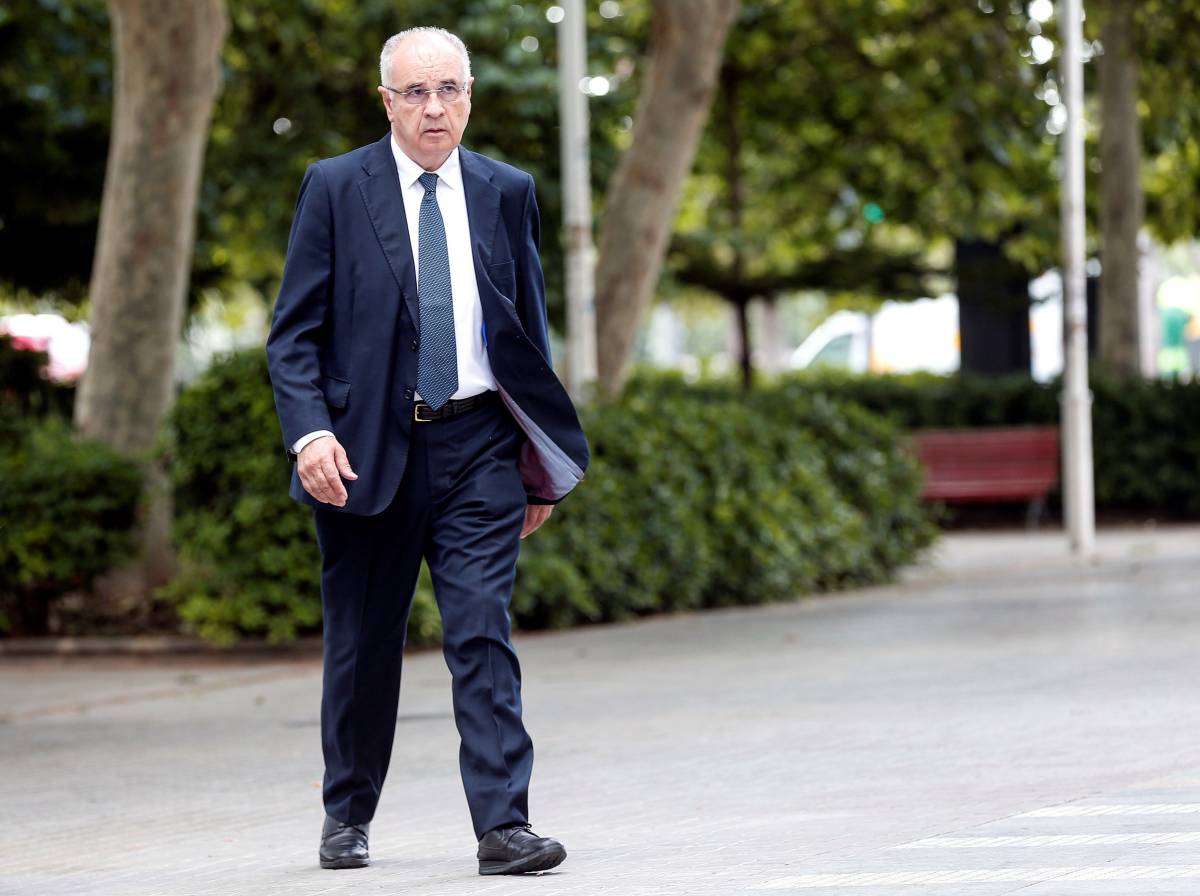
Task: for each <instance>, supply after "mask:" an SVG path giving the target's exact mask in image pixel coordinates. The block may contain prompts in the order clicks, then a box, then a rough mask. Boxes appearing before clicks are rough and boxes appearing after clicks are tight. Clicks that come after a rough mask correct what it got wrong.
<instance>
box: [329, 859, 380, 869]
mask: <svg viewBox="0 0 1200 896" xmlns="http://www.w3.org/2000/svg"><path fill="white" fill-rule="evenodd" d="M320 862H321V867H322V868H329V869H331V870H333V871H341V870H343V869H345V868H366V867H367V866H368V865H370V864H371V860H370V859H369V858H367V859H351V858H341V859H320Z"/></svg>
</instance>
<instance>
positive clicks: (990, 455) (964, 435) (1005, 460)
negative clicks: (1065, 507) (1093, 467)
mask: <svg viewBox="0 0 1200 896" xmlns="http://www.w3.org/2000/svg"><path fill="white" fill-rule="evenodd" d="M910 438H911V445H912V450H913V451H914V453H915V454H916V456H917V459H918V460H919V461H920V463H921V466H922V467H924V468H925V484H924V487H923V488H922V490H921V498H922V500H925V501H942V502H945V503H947V504H963V503H969V502H979V501H1028V502H1029V513H1028V515H1027V522H1028V524H1029V525H1030V526H1036V525H1037V521H1038V519H1039V518H1040V517H1041V515H1042V513H1043V511H1044V510H1045V505H1046V495H1048V494H1049V493H1050V491H1051V490H1052V489H1053V488H1054V487H1055V486H1056V485H1057V484H1058V470H1059V457H1060V453H1059V431H1058V427H1057V426H994V427H991V426H989V427H979V428H975V429H922V430H916V431H915V432H912V433H910Z"/></svg>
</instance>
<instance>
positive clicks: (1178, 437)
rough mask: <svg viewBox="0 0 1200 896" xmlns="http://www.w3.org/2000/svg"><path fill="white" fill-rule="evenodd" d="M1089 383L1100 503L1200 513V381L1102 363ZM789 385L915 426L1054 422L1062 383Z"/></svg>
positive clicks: (922, 378) (876, 379) (924, 378)
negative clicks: (1119, 371)
mask: <svg viewBox="0 0 1200 896" xmlns="http://www.w3.org/2000/svg"><path fill="white" fill-rule="evenodd" d="M1090 382H1091V388H1092V395H1093V403H1092V434H1093V439H1092V441H1093V452H1094V468H1095V478H1096V503H1097V505H1098V506H1099V507H1101V508H1103V509H1107V510H1117V511H1141V512H1154V513H1166V514H1170V515H1178V516H1192V517H1194V516H1197V515H1200V463H1197V461H1196V458H1197V457H1200V382H1190V383H1184V382H1178V381H1171V380H1120V379H1115V378H1113V377H1112V376H1109V375H1106V374H1104V373H1103V372H1101V371H1098V370H1093V371H1092V372H1091V374H1090ZM782 388H783V389H784V390H785V391H787V390H795V391H799V392H823V393H826V394H829V395H833V396H836V397H837V398H839V399H842V400H845V401H853V402H856V403H858V404H860V405H862V406H863V407H865V408H868V409H870V410H872V411H875V412H878V413H880V414H883V415H886V416H887V417H889V418H890V419H891V420H892V421H893V422H894V423H895V424H896V425H897V426H901V427H904V428H908V429H915V428H922V427H951V428H953V427H973V426H1011V425H1020V424H1049V425H1056V424H1057V423H1058V422H1059V395H1060V393H1061V391H1062V383H1061V382H1059V381H1055V382H1051V383H1045V384H1042V383H1036V382H1033V381H1032V380H1031V379H1029V377H1025V376H1019V375H1017V376H1008V377H998V378H989V377H983V376H979V375H970V374H958V375H955V376H935V375H933V374H912V375H905V376H899V375H892V376H850V375H845V374H840V375H835V374H824V373H823V374H819V375H812V374H806V375H800V376H796V377H793V378H790V379H789V380H787V381H786V383H785V385H784V386H783V387H782ZM1054 497H1055V498H1056V499H1058V498H1059V497H1060V495H1059V493H1058V492H1056V493H1055V494H1054Z"/></svg>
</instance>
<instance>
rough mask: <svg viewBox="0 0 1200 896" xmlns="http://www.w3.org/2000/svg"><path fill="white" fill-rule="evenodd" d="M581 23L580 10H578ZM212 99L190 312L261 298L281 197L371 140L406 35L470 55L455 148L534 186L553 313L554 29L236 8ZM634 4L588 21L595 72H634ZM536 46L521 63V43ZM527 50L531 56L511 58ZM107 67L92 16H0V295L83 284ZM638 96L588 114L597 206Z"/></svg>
mask: <svg viewBox="0 0 1200 896" xmlns="http://www.w3.org/2000/svg"><path fill="white" fill-rule="evenodd" d="M589 5H590V6H592V7H595V4H589ZM226 7H227V10H228V14H229V20H230V31H229V36H228V38H227V39H226V42H225V48H224V52H223V57H222V73H223V86H222V91H221V94H220V96H219V97H218V99H217V105H216V109H215V110H214V115H213V121H212V127H211V130H210V133H209V140H208V145H207V148H206V152H205V160H204V174H203V179H202V182H201V185H200V195H199V205H198V213H197V229H196V253H195V259H194V265H193V273H192V281H191V287H192V295H193V297H196V296H198V295H199V294H200V292H201V291H202V290H204V289H205V288H209V287H213V286H221V285H227V284H230V283H248V284H251V285H252V286H254V287H255V288H257V289H258V290H259V291H260V292H262V293H263V294H264V295H268V296H269V295H271V294H273V293H274V291H275V289H276V286H277V283H278V278H279V275H280V273H281V271H282V267H283V254H284V249H285V247H286V244H287V234H288V228H289V226H290V225H291V220H292V212H293V210H294V207H295V201H296V191H297V190H298V188H299V186H300V179H301V177H302V175H303V173H304V169H305V167H306V166H307V165H308V163H309V162H311V161H313V160H315V159H318V158H323V157H326V156H330V155H336V154H338V153H341V152H345V151H347V150H349V149H352V148H354V147H356V146H359V145H362V144H364V143H367V142H371V141H374V140H377V139H379V138H380V137H381V136H382V135H383V134H385V133H387V128H388V122H387V118H386V116H385V115H384V112H383V108H382V103H381V101H380V99H379V97H378V95H377V94H376V93H375V87H376V85H377V84H378V83H379V51H380V47H381V46H382V44H383V42H384V40H385V39H386V38H387V37H388V36H390V35H391V34H393V33H395V32H397V31H399V30H401V29H402V28H406V27H410V26H412V25H418V24H424V25H436V26H440V27H444V28H448V29H450V30H452V31H455V32H457V33H459V34H460V35H461V36H462V37H463V39H464V40H465V41H466V43H467V45H468V47H469V49H470V51H471V55H472V71H473V74H474V76H475V79H476V80H475V86H474V91H475V99H474V102H473V106H472V112H471V121H470V124H469V125H468V128H467V131H466V134H465V135H464V141H463V142H464V143H465V144H466V145H467V146H469V147H471V148H472V149H477V150H480V151H482V152H485V153H487V154H489V155H493V156H496V157H498V158H501V159H505V160H507V161H511V162H513V163H514V164H517V165H519V166H520V167H522V168H524V169H526V170H528V171H530V172H531V173H532V174H533V175H534V176H535V177H536V179H537V184H538V200H539V204H540V207H541V212H542V218H543V221H544V222H545V226H544V229H543V244H542V245H543V257H544V266H545V268H546V274H547V279H548V281H549V290H548V295H549V298H550V304H551V313H552V315H554V316H555V318H557V317H558V316H559V315H560V313H561V302H560V298H559V297H560V292H561V290H560V289H559V283H560V281H561V268H562V264H561V261H560V258H561V249H560V242H559V228H558V226H557V222H558V221H559V220H560V219H561V208H562V207H561V200H560V196H559V190H558V186H557V184H558V180H559V176H558V165H559V157H558V76H557V65H556V61H557V60H556V54H555V46H556V38H555V26H554V25H552V24H551V23H550V22H549V21H547V19H546V16H545V6H544V5H543V4H540V3H532V2H525V3H515V2H512V0H437V2H434V0H411V2H406V3H404V4H403V6H402V8H401V7H398V6H397V4H396V3H395V0H356V2H347V0H303V2H298V3H297V2H281V0H237V2H229V3H227V4H226ZM644 7H645V3H644V2H642V0H626V2H624V3H623V4H622V8H623V14H622V15H621V16H620V17H618V18H616V19H603V18H601V17H600V16H599V14H598V12H597V11H596V10H595V9H594V8H593V9H592V10H591V13H590V22H589V24H590V26H591V27H590V29H589V47H588V50H589V56H590V60H591V66H590V70H591V71H592V72H593V73H596V74H599V73H612V72H614V71H615V70H616V69H617V68H618V63H619V62H620V61H621V60H627V61H629V62H630V63H631V62H632V60H633V59H635V58H636V57H637V56H638V53H639V49H640V45H641V41H643V40H644V39H645V24H646V16H645V14H644V12H643V10H644ZM527 37H528V38H533V39H535V40H536V41H537V45H536V47H534V48H532V49H525V48H524V47H523V46H522V40H523V38H527ZM526 46H530V44H526ZM112 86H113V85H112V58H111V37H110V32H109V22H108V16H107V13H106V10H105V4H104V2H103V0H11V2H5V3H4V4H0V115H2V116H3V119H2V120H3V121H4V122H5V128H4V129H3V130H0V165H2V166H3V168H4V171H5V173H6V178H5V184H6V189H5V190H4V191H3V192H0V283H10V284H13V285H17V286H26V287H28V288H30V289H32V290H34V291H37V292H42V291H44V290H51V289H55V290H64V291H69V292H70V294H71V296H73V297H75V298H78V297H79V295H80V294H81V293H82V291H83V289H84V288H85V286H86V283H87V277H88V275H89V272H90V270H91V264H92V255H93V247H94V241H95V235H96V227H97V224H98V218H99V207H100V197H101V192H102V189H103V182H104V164H105V158H106V156H107V149H108V139H109V127H110V121H111V116H112V101H113V96H112ZM634 99H635V87H634V85H633V83H632V82H625V84H624V86H623V87H621V88H620V89H616V90H613V91H612V92H611V93H610V94H608V95H607V96H604V97H598V98H596V99H595V100H594V101H593V102H592V104H591V116H592V122H593V127H592V138H593V142H592V147H591V154H592V161H593V183H594V189H595V190H596V191H597V192H598V194H599V193H601V192H602V191H603V185H604V183H605V182H606V181H607V179H608V177H609V175H610V174H611V172H612V170H613V169H614V167H615V165H616V163H617V159H618V157H619V148H618V145H617V144H618V140H619V137H620V136H622V134H623V131H622V125H621V122H622V119H623V118H624V116H626V115H629V114H632V110H633V103H634Z"/></svg>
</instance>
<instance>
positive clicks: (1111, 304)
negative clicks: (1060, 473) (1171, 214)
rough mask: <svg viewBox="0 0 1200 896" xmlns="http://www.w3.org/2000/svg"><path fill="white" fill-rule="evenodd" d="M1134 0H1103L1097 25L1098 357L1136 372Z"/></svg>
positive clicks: (1138, 161) (1142, 209)
mask: <svg viewBox="0 0 1200 896" xmlns="http://www.w3.org/2000/svg"><path fill="white" fill-rule="evenodd" d="M1133 10H1134V4H1131V3H1128V2H1126V0H1108V2H1106V3H1105V4H1104V10H1103V12H1104V16H1103V20H1102V22H1101V26H1100V40H1101V42H1102V43H1103V45H1104V54H1103V55H1102V56H1101V57H1100V59H1099V65H1100V70H1099V81H1100V122H1101V127H1100V164H1101V175H1100V181H1101V230H1102V235H1103V242H1104V254H1103V257H1102V261H1103V271H1102V273H1101V275H1100V315H1099V316H1100V320H1099V325H1100V346H1099V355H1100V361H1101V363H1103V364H1104V366H1105V367H1106V368H1107V369H1109V370H1111V371H1113V372H1115V373H1117V374H1119V375H1123V376H1130V377H1136V376H1138V375H1140V372H1141V368H1140V364H1139V363H1138V329H1139V328H1138V244H1137V238H1138V232H1139V231H1140V230H1141V228H1142V221H1143V219H1144V218H1145V214H1146V203H1145V197H1144V195H1143V193H1142V179H1141V177H1142V175H1141V167H1142V131H1141V125H1140V123H1139V121H1138V113H1137V100H1138V60H1137V55H1136V51H1135V49H1134V42H1133V36H1134V35H1133V28H1134V26H1133Z"/></svg>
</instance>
